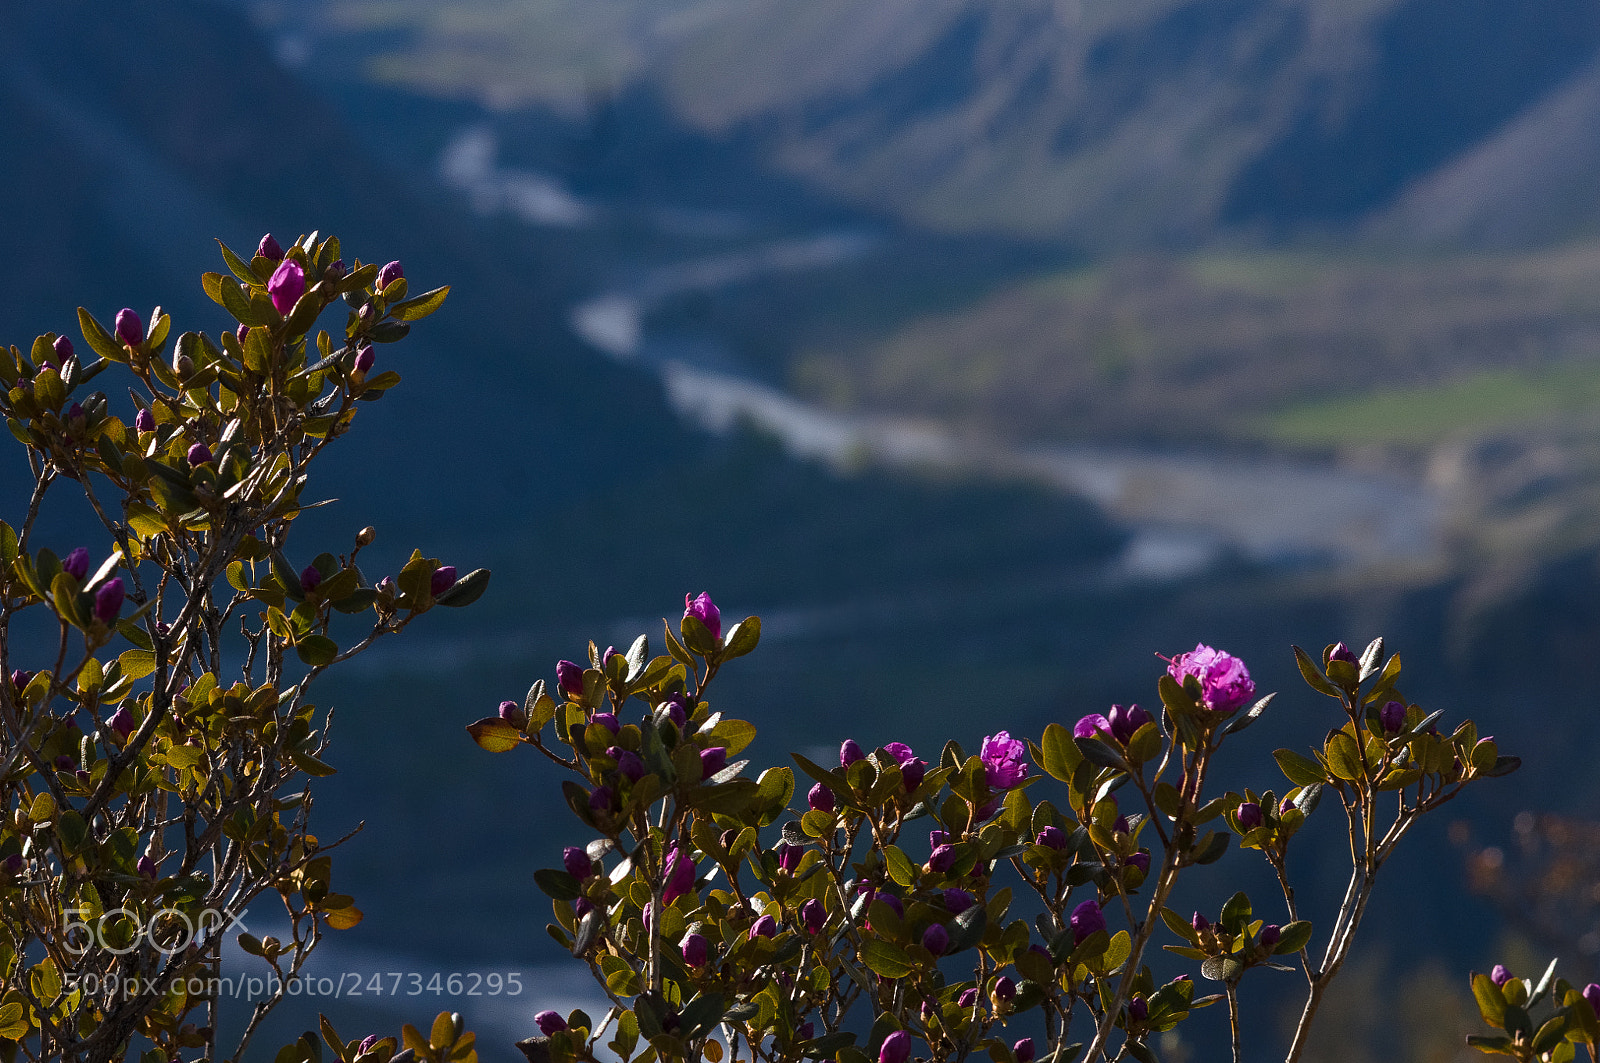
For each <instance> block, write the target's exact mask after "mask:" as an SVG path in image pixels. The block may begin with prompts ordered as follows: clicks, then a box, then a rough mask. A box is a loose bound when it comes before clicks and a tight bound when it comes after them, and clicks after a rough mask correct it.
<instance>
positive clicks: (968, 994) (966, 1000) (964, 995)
mask: <svg viewBox="0 0 1600 1063" xmlns="http://www.w3.org/2000/svg"><path fill="white" fill-rule="evenodd" d="M977 1002H978V987H977V986H972V987H971V988H969V989H963V990H962V991H961V996H959V997H957V998H956V1007H958V1008H970V1007H972V1006H973V1005H974V1004H976V1003H977Z"/></svg>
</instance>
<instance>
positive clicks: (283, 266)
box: [267, 258, 306, 314]
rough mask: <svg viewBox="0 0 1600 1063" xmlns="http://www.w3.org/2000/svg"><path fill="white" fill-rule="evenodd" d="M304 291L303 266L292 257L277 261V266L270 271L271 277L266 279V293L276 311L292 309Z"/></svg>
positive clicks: (304, 275) (304, 273)
mask: <svg viewBox="0 0 1600 1063" xmlns="http://www.w3.org/2000/svg"><path fill="white" fill-rule="evenodd" d="M305 293H306V271H305V267H304V266H302V265H300V263H298V262H296V261H295V260H294V259H292V258H286V259H284V260H283V261H282V262H280V263H278V268H277V269H275V270H273V271H272V279H271V280H269V281H267V294H268V295H270V296H271V297H272V305H273V306H274V307H275V308H276V309H277V311H278V313H280V314H287V313H288V312H289V311H291V310H293V309H294V304H295V303H298V302H299V301H300V297H301V296H302V295H304V294H305Z"/></svg>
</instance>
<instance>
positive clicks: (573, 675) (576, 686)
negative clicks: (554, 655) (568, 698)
mask: <svg viewBox="0 0 1600 1063" xmlns="http://www.w3.org/2000/svg"><path fill="white" fill-rule="evenodd" d="M556 686H558V687H560V688H561V691H562V693H565V694H571V695H572V696H573V697H575V698H581V697H583V669H582V668H579V667H578V666H577V665H576V664H574V663H573V662H571V661H557V662H556Z"/></svg>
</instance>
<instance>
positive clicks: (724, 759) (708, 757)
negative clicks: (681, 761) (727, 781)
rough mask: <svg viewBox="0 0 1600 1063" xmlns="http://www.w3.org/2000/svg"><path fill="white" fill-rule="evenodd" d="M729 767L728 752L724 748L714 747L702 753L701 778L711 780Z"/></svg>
mask: <svg viewBox="0 0 1600 1063" xmlns="http://www.w3.org/2000/svg"><path fill="white" fill-rule="evenodd" d="M727 766H728V751H727V750H726V749H724V748H723V747H722V746H712V747H711V748H710V749H702V750H701V751H700V778H701V779H702V780H705V779H709V778H711V776H713V775H715V774H716V773H717V772H719V771H721V770H722V769H723V768H726V767H727Z"/></svg>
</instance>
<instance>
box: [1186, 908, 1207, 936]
mask: <svg viewBox="0 0 1600 1063" xmlns="http://www.w3.org/2000/svg"><path fill="white" fill-rule="evenodd" d="M1189 925H1190V926H1192V927H1194V928H1195V929H1196V930H1198V931H1200V932H1201V933H1204V932H1205V931H1207V930H1210V929H1211V920H1209V919H1207V918H1206V917H1205V916H1203V915H1201V914H1200V913H1199V912H1195V913H1194V917H1193V918H1191V919H1190V920H1189Z"/></svg>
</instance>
